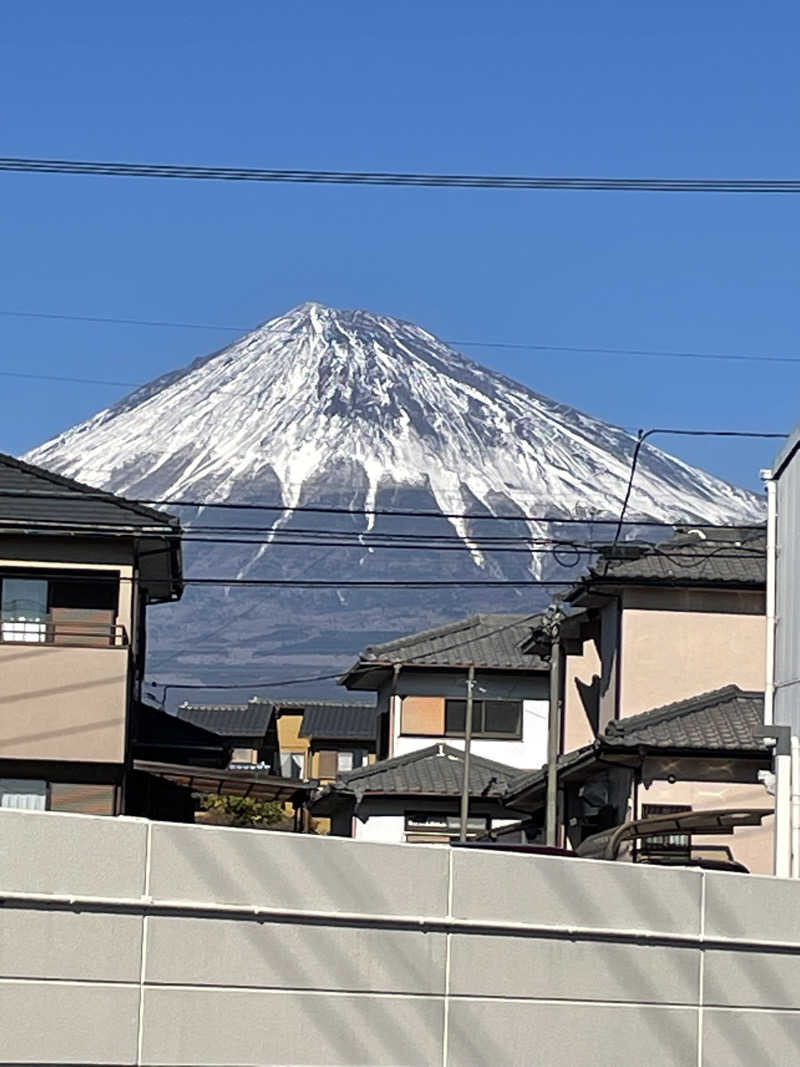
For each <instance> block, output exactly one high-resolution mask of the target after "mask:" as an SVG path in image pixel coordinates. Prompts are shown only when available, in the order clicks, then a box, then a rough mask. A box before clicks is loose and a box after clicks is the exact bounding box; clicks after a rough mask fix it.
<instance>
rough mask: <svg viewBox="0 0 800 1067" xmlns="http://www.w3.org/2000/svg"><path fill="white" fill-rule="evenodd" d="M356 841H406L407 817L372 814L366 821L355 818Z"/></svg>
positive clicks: (388, 842) (354, 832)
mask: <svg viewBox="0 0 800 1067" xmlns="http://www.w3.org/2000/svg"><path fill="white" fill-rule="evenodd" d="M353 837H354V838H355V839H356V841H380V842H382V843H383V844H390V845H392V844H394V845H396V844H398V843H400V842H402V841H405V818H404V817H403V816H402V815H372V816H370V818H368V819H367V821H366V822H362V821H361V819H358V818H353Z"/></svg>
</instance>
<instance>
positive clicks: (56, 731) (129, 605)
mask: <svg viewBox="0 0 800 1067" xmlns="http://www.w3.org/2000/svg"><path fill="white" fill-rule="evenodd" d="M3 553H4V556H3V558H2V559H0V568H19V567H20V566H23V567H25V569H26V570H29V571H30V572H32V573H35V572H36V571H37V570H46V571H48V572H50V573H52V572H53V571H62V572H64V573H69V571H70V570H75V569H79V570H80V571H82V572H85V571H93V570H102V571H106V572H108V571H111V572H115V573H117V574H118V575H119V578H120V586H119V602H118V610H117V616H116V624H117V625H118V626H121V627H123V628H124V631H125V640H127V642H129V643H132V642H133V641H135V638H136V626H135V616H134V577H135V575H134V570H133V567H132V566H131V563H130V560H131V551H130V548H129V547H127V546H125V545H122V544H120V545H100V544H97V545H95V544H81V543H80V542H70V541H67V542H65V541H64V540H63V539H61V540H60V541H59V540H57V539H56V540H53V541H48V540H47V539H45V538H42V539H36V538H34V539H28V540H25V539H9V540H6V539H4V541H3ZM115 639H116V640H118V641H119V642H120V647H113V648H112V647H99V648H98V647H85V645H81V644H80V643H79V642H77V641H76V642H73V643H72V644H70V645H69V647H66V646H65V645H59V644H49V643H47V644H45V643H42V644H39V643H36V642H28V641H20V642H14V641H6V642H0V709H1V710H2V714H1V715H0V758H3V759H43V760H44V759H47V760H80V761H84V762H98V763H122V761H123V760H124V754H125V731H126V723H125V717H126V709H127V704H128V672H129V667H130V648H129V647H123V645H122V641H123V638H122V635H121V634H120V635H117V637H116V638H115Z"/></svg>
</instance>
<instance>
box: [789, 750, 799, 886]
mask: <svg viewBox="0 0 800 1067" xmlns="http://www.w3.org/2000/svg"><path fill="white" fill-rule="evenodd" d="M790 744H791V760H792V800H791V805H792V844H791V849H792V863H791V871H792V878H800V738H798V737H792V738H791V740H790Z"/></svg>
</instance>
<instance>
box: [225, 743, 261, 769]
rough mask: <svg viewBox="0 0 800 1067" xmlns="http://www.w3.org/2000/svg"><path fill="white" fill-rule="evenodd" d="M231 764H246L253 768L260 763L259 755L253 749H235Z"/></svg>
mask: <svg viewBox="0 0 800 1067" xmlns="http://www.w3.org/2000/svg"><path fill="white" fill-rule="evenodd" d="M231 763H244V764H246V765H247V766H248V767H252V766H254V765H255V764H256V763H258V759H257V753H256V752H255V750H254V749H252V748H235V749H234V750H233V752H232V753H231Z"/></svg>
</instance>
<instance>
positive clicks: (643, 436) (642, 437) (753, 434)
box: [603, 427, 788, 574]
mask: <svg viewBox="0 0 800 1067" xmlns="http://www.w3.org/2000/svg"><path fill="white" fill-rule="evenodd" d="M655 434H664V435H673V436H677V437H742V438H767V439H771V438H780V439H783V438H785V437H787V436H788V434H785V433H772V432H767V433H761V432H757V431H753V430H686V429H682V428H674V427H653V428H651V429H649V430H639V432H638V434H637V436H636V444H635V446H634V449H633V455H632V457H631V469H630V474H629V476H628V485H627V487H626V490H625V496H624V497H623V500H622V508H621V509H620V513H619V519H618V520H617V527H616V530H615V531H614V540H613V542H612V546H611V552H613V550H614V548H615V547H616V545H617V544H618V542H619V539H620V537H621V536H622V529H623V526H624V525H625V521H626V520H625V514H626V512H627V509H628V505H629V503H630V499H631V493H632V492H633V480H634V477H635V475H636V468H637V465H638V461H639V456H640V454H641V451H642V447H643V445H644V443H645V441H646V440H647V438H648V437H653V436H654V435H655ZM611 558H612V557H611V553H609V554H608V555H606V559H605V569H604V572H603V573H604V574H605V573H607V572H608V568H609V565H610V563H611Z"/></svg>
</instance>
